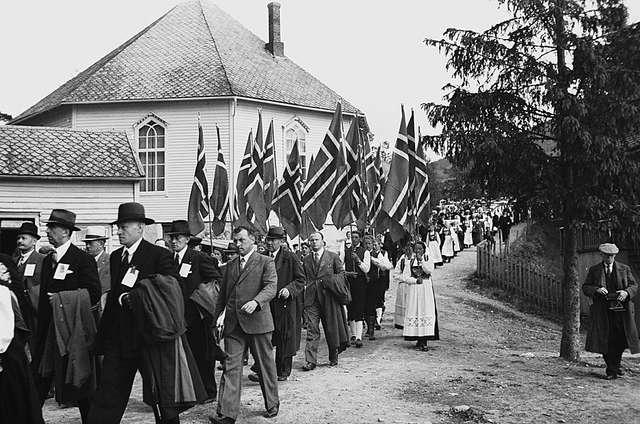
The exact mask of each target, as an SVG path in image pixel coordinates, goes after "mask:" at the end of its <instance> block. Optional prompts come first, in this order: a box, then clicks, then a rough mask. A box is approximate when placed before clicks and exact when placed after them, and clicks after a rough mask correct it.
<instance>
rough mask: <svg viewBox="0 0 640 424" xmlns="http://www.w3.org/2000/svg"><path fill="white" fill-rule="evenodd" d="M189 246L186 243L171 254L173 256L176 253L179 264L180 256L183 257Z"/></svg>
mask: <svg viewBox="0 0 640 424" xmlns="http://www.w3.org/2000/svg"><path fill="white" fill-rule="evenodd" d="M188 248H189V246H188V245H185V246H184V247H183V248H182V250H181V251H179V252H176V253H174V254H173V256H174V257H175V255H176V254H177V255H178V263H179V264H181V263H182V258H184V254H185V253H187V249H188Z"/></svg>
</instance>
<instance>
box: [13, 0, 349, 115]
mask: <svg viewBox="0 0 640 424" xmlns="http://www.w3.org/2000/svg"><path fill="white" fill-rule="evenodd" d="M265 19H266V11H265ZM221 96H240V97H249V98H254V99H261V100H267V101H274V102H280V103H286V104H293V105H299V106H305V107H311V108H320V109H327V110H334V109H335V105H336V102H337V101H339V100H342V104H343V106H342V109H343V111H345V112H347V113H355V112H356V111H357V109H356V108H355V107H354V106H353V105H351V104H350V103H348V102H346V101H344V100H343V99H341V97H340V96H339V95H338V94H336V93H335V92H334V91H333V90H331V89H330V88H329V87H327V86H326V85H324V84H323V83H322V82H320V81H319V80H318V79H317V78H315V77H314V76H313V75H311V74H309V73H308V72H307V71H305V70H304V69H302V68H300V67H299V66H298V65H296V64H295V63H294V62H293V61H291V59H289V58H287V57H276V56H273V55H272V54H271V53H270V52H269V51H268V50H267V49H266V48H265V41H264V40H261V39H260V38H259V37H258V36H256V35H255V34H253V33H252V32H251V31H249V30H248V29H246V28H245V27H243V26H242V25H241V24H240V23H239V22H238V21H236V20H235V19H233V18H232V17H231V16H229V15H228V14H227V13H225V12H224V11H223V10H222V9H220V8H219V7H218V6H216V5H214V4H213V3H210V2H209V1H207V0H201V1H198V0H195V1H189V2H186V3H182V4H179V5H177V6H176V7H174V8H173V9H171V10H170V11H169V12H168V13H166V14H165V15H164V16H162V17H161V18H160V19H158V20H157V21H155V22H154V23H152V24H151V25H149V26H148V27H147V28H145V29H144V30H142V31H141V32H140V33H138V34H137V35H135V36H134V37H133V38H131V39H130V40H129V41H127V42H126V43H124V44H123V45H121V46H120V47H118V48H117V49H115V50H114V51H112V52H111V53H109V54H107V55H106V56H105V57H103V58H102V59H100V60H99V61H98V62H96V63H95V64H93V65H92V66H90V67H89V68H88V69H86V70H85V71H83V72H81V73H80V74H78V75H77V76H76V77H74V78H73V79H71V80H70V81H68V82H66V83H65V84H63V85H62V86H61V87H59V88H58V89H57V90H55V91H54V92H53V93H51V94H49V95H48V96H47V97H45V98H44V99H42V100H40V101H39V102H38V103H36V104H35V105H34V106H32V107H31V108H29V109H28V110H26V111H25V112H23V113H22V114H20V115H19V116H18V117H17V118H15V120H14V121H13V122H18V121H21V120H23V119H24V118H26V117H30V116H32V115H37V114H40V113H42V112H45V111H47V110H51V109H53V108H55V107H57V106H59V105H61V104H74V103H83V102H110V101H142V100H156V99H165V100H166V99H178V98H180V99H184V98H199V97H221Z"/></svg>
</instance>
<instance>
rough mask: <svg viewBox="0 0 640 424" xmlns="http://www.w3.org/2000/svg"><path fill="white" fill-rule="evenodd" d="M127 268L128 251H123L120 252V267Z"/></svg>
mask: <svg viewBox="0 0 640 424" xmlns="http://www.w3.org/2000/svg"><path fill="white" fill-rule="evenodd" d="M128 266H129V251H128V250H127V249H124V251H123V252H122V267H123V268H126V267H128Z"/></svg>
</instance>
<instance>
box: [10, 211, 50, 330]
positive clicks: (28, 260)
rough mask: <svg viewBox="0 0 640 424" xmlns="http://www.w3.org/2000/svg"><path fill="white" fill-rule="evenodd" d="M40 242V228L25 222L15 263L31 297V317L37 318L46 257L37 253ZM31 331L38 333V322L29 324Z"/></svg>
mask: <svg viewBox="0 0 640 424" xmlns="http://www.w3.org/2000/svg"><path fill="white" fill-rule="evenodd" d="M38 240H40V235H39V234H38V227H36V225H35V224H34V223H33V222H24V223H22V225H21V226H20V229H19V230H18V236H17V238H16V244H17V246H18V254H17V255H16V256H14V258H13V259H14V261H15V263H16V265H17V267H18V273H19V274H20V277H21V278H22V279H23V280H24V287H25V290H26V291H27V294H28V295H29V300H30V301H31V306H32V308H33V311H32V312H33V313H31V314H29V315H33V316H35V313H36V311H37V309H38V302H39V297H40V281H41V278H42V261H43V260H44V255H43V254H42V253H39V252H36V243H37V241H38ZM27 324H28V325H29V327H30V329H31V331H34V332H35V331H36V328H35V327H36V324H37V322H33V323H27Z"/></svg>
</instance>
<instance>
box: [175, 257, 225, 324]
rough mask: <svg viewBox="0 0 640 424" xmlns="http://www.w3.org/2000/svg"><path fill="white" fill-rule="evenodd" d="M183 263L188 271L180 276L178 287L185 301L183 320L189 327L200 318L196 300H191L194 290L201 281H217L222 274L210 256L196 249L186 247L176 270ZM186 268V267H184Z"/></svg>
mask: <svg viewBox="0 0 640 424" xmlns="http://www.w3.org/2000/svg"><path fill="white" fill-rule="evenodd" d="M184 264H188V265H189V267H188V268H189V272H188V273H187V276H186V277H183V276H180V278H179V280H178V281H180V287H181V288H182V297H183V298H184V302H185V311H184V315H185V321H186V323H187V327H191V326H192V325H193V323H194V322H196V321H197V320H199V319H200V312H199V310H198V305H197V304H196V302H194V301H193V300H191V295H192V294H193V292H194V290H196V289H197V288H198V286H200V284H202V283H210V282H212V281H219V280H220V279H221V278H222V276H221V274H220V270H219V269H218V266H217V265H216V262H215V261H214V259H213V258H212V257H211V256H207V255H204V254H202V253H200V252H198V251H197V250H194V249H191V248H187V251H186V252H185V254H184V256H183V258H182V262H181V263H180V265H178V272H180V269H181V268H182V266H183V265H184ZM185 270H186V268H185Z"/></svg>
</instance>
